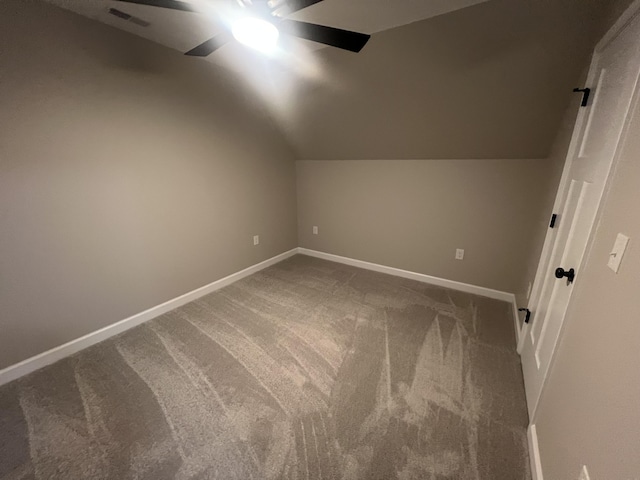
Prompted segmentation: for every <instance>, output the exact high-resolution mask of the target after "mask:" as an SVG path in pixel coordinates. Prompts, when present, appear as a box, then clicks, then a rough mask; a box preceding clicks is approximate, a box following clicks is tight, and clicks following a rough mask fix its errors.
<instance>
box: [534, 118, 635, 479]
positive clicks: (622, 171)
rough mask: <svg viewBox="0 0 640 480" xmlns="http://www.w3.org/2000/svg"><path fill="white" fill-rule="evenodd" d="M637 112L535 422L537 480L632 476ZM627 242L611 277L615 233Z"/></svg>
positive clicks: (622, 477) (632, 477) (578, 285)
mask: <svg viewBox="0 0 640 480" xmlns="http://www.w3.org/2000/svg"><path fill="white" fill-rule="evenodd" d="M639 156H640V107H637V108H636V111H635V120H634V122H633V124H632V125H631V130H630V134H629V136H628V141H627V143H626V145H625V147H624V149H623V152H622V156H621V160H620V163H619V166H618V168H617V170H616V172H615V174H614V177H613V181H612V184H611V190H610V192H609V194H608V196H607V198H606V200H605V204H604V208H603V210H602V218H601V220H600V222H599V224H598V226H597V230H596V235H595V240H594V244H593V247H592V250H591V253H590V255H589V257H588V260H587V263H586V266H585V268H584V272H583V275H582V281H581V282H579V283H577V284H576V290H575V292H574V298H575V300H574V301H573V304H572V307H571V310H570V312H569V315H568V318H567V320H566V321H565V326H564V331H563V333H562V339H561V342H560V344H559V348H558V351H557V354H556V358H555V363H554V365H553V367H552V370H551V374H550V377H549V380H548V383H547V385H546V387H545V390H544V391H543V396H542V398H541V402H540V406H539V411H538V414H537V418H536V419H535V423H536V425H537V429H538V436H539V444H540V453H541V457H542V466H543V470H544V478H545V480H565V479H575V478H578V472H579V469H580V468H581V466H582V464H586V465H587V466H588V468H589V471H590V473H591V478H592V479H594V480H595V479H612V480H613V479H615V480H618V479H620V480H627V479H629V480H631V479H637V478H640V455H639V454H638V448H639V447H640V369H639V366H640V348H639V345H640V342H639V339H640V322H639V321H638V318H639V314H638V301H637V298H638V289H639V288H640V245H639V243H638V242H639V241H640V210H639V209H638V186H639V185H640V162H638V157H639ZM619 232H621V233H624V234H625V235H628V236H629V237H631V240H630V242H629V246H628V248H627V251H626V254H625V256H624V259H623V261H622V266H621V268H620V271H619V273H618V274H617V275H616V274H615V273H613V272H612V271H611V270H609V268H607V261H608V258H609V252H610V251H611V247H612V246H613V242H614V240H615V238H616V235H617V234H618V233H619Z"/></svg>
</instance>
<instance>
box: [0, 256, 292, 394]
mask: <svg viewBox="0 0 640 480" xmlns="http://www.w3.org/2000/svg"><path fill="white" fill-rule="evenodd" d="M296 253H298V249H297V248H293V249H291V250H289V251H288V252H284V253H281V254H280V255H276V256H275V257H272V258H269V259H267V260H265V261H263V262H260V263H257V264H255V265H252V266H251V267H248V268H245V269H244V270H240V271H239V272H236V273H232V274H231V275H229V276H227V277H224V278H221V279H220V280H216V281H215V282H212V283H210V284H208V285H205V286H203V287H200V288H197V289H196V290H192V291H191V292H188V293H185V294H184V295H180V296H179V297H176V298H174V299H172V300H169V301H167V302H164V303H161V304H160V305H156V306H155V307H151V308H149V309H148V310H145V311H144V312H140V313H137V314H135V315H133V316H131V317H129V318H125V319H124V320H120V321H119V322H116V323H113V324H111V325H108V326H106V327H104V328H101V329H100V330H96V331H95V332H91V333H89V334H87V335H84V336H83V337H80V338H77V339H75V340H71V341H70V342H67V343H65V344H63V345H60V346H58V347H55V348H52V349H51V350H47V351H46V352H43V353H41V354H39V355H36V356H34V357H31V358H27V359H26V360H23V361H22V362H20V363H16V364H15V365H11V366H9V367H6V368H4V369H2V370H0V385H4V384H5V383H9V382H11V381H13V380H16V379H17V378H20V377H22V376H24V375H27V374H29V373H31V372H34V371H36V370H38V369H40V368H42V367H45V366H47V365H50V364H52V363H54V362H57V361H58V360H61V359H63V358H65V357H68V356H69V355H73V354H74V353H76V352H79V351H80V350H83V349H85V348H87V347H90V346H91V345H95V344H96V343H99V342H102V341H103V340H106V339H108V338H110V337H113V336H114V335H117V334H119V333H122V332H124V331H126V330H129V329H130V328H133V327H135V326H137V325H140V324H141V323H144V322H146V321H148V320H151V319H153V318H155V317H158V316H160V315H163V314H165V313H167V312H170V311H171V310H174V309H176V308H178V307H181V306H182V305H185V304H187V303H189V302H192V301H193V300H196V299H198V298H200V297H202V296H204V295H207V294H209V293H211V292H215V291H216V290H219V289H221V288H223V287H226V286H227V285H229V284H231V283H233V282H237V281H238V280H240V279H242V278H244V277H248V276H249V275H251V274H254V273H256V272H258V271H260V270H262V269H264V268H267V267H270V266H271V265H274V264H276V263H278V262H281V261H282V260H284V259H286V258H289V257H291V256H293V255H295V254H296Z"/></svg>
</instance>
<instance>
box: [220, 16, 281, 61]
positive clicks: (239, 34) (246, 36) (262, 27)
mask: <svg viewBox="0 0 640 480" xmlns="http://www.w3.org/2000/svg"><path fill="white" fill-rule="evenodd" d="M231 33H233V36H234V38H235V39H236V40H237V41H239V42H240V43H242V44H243V45H246V46H248V47H251V48H253V49H255V50H258V51H260V52H263V53H271V52H273V50H274V49H275V48H276V44H277V43H278V37H279V36H280V32H278V29H277V28H276V26H275V25H274V24H273V23H271V22H268V21H266V20H262V19H261V18H255V17H245V18H241V19H240V20H238V21H236V22H235V23H234V24H233V26H232V28H231Z"/></svg>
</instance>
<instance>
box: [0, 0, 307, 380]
mask: <svg viewBox="0 0 640 480" xmlns="http://www.w3.org/2000/svg"><path fill="white" fill-rule="evenodd" d="M237 83H238V82H237V80H235V79H234V78H232V77H230V76H227V75H226V74H225V73H223V72H221V71H219V70H218V71H216V70H215V69H214V68H213V67H212V66H211V65H209V64H206V63H204V62H202V61H200V60H198V59H192V58H185V57H183V56H181V55H180V54H179V53H177V52H173V51H170V50H168V49H165V48H163V47H160V46H158V45H154V44H152V43H150V42H147V41H144V40H141V39H139V38H137V37H133V36H130V35H128V34H125V33H122V32H120V31H117V30H114V29H111V28H109V27H107V26H104V25H101V24H98V23H95V22H92V21H90V20H88V19H85V18H82V17H79V16H76V15H74V14H71V13H68V12H65V11H63V10H59V9H57V8H55V7H52V6H49V5H46V4H41V3H37V2H31V1H28V0H27V1H22V0H4V1H2V2H0V272H1V273H0V312H1V315H0V322H1V324H0V368H2V367H4V366H7V365H9V364H12V363H14V362H17V361H19V360H22V359H24V358H27V357H29V356H32V355H34V354H37V353H40V352H42V351H44V350H47V349H49V348H51V347H54V346H56V345H60V344H61V343H63V342H66V341H69V340H71V339H74V338H77V337H79V336H81V335H84V334H86V333H89V332H91V331H94V330H96V329H98V328H100V327H104V326H106V325H108V324H110V323H113V322H115V321H118V320H121V319H123V318H125V317H128V316H130V315H132V314H135V313H138V312H140V311H142V310H144V309H146V308H149V307H151V306H154V305H157V304H159V303H161V302H164V301H166V300H169V299H171V298H173V297H176V296H178V295H180V294H183V293H185V292H188V291H190V290H192V289H194V288H197V287H200V286H202V285H205V284H207V283H209V282H212V281H214V280H216V279H218V278H221V277H223V276H225V275H227V274H229V273H232V272H235V271H238V270H240V269H242V268H244V267H247V266H249V265H252V264H255V263H257V262H259V261H261V260H264V259H266V258H269V257H271V256H273V255H276V254H278V253H281V252H283V251H286V250H288V249H291V248H293V247H295V246H296V226H295V225H296V218H295V216H296V213H295V212H296V210H295V209H296V207H295V202H296V197H295V167H294V162H293V158H292V153H291V151H290V149H289V148H288V146H287V144H285V142H284V141H283V140H282V137H281V135H280V134H279V133H278V132H277V131H276V130H275V129H274V128H273V127H272V125H271V122H270V120H269V117H268V116H267V115H266V114H265V112H263V111H262V110H261V109H260V108H259V107H257V106H256V105H257V103H256V101H255V99H254V98H253V97H252V95H250V94H249V93H248V92H246V91H244V90H243V89H241V87H239V86H237ZM254 234H260V240H261V242H260V245H259V246H258V247H254V246H253V245H252V235H254Z"/></svg>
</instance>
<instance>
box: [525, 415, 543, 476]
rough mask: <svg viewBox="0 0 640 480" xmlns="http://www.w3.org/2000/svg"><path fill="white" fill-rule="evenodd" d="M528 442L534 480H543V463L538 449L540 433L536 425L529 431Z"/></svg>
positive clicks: (530, 427) (532, 425)
mask: <svg viewBox="0 0 640 480" xmlns="http://www.w3.org/2000/svg"><path fill="white" fill-rule="evenodd" d="M527 441H528V444H529V462H530V464H531V478H532V480H543V478H542V463H541V462H540V450H539V449H538V432H537V431H536V426H535V424H531V425H529V428H528V429H527Z"/></svg>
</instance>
